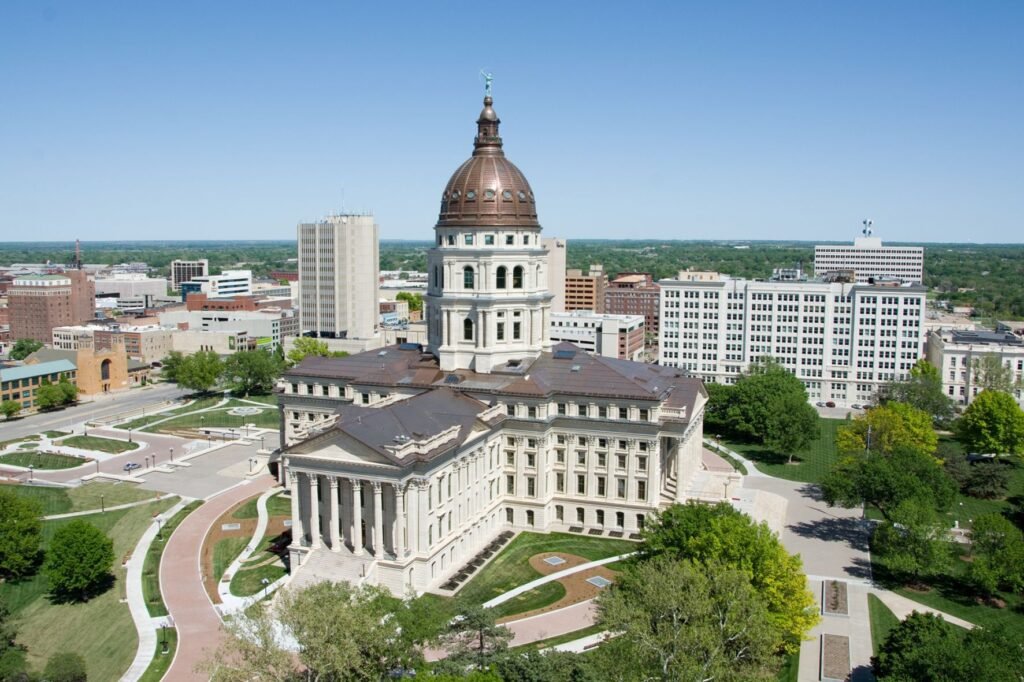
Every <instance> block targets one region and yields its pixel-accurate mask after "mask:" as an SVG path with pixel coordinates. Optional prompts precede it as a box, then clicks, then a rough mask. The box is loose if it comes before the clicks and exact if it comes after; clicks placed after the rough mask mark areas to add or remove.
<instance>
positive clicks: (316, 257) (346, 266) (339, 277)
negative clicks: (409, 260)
mask: <svg viewBox="0 0 1024 682" xmlns="http://www.w3.org/2000/svg"><path fill="white" fill-rule="evenodd" d="M298 242H299V315H300V318H299V326H300V327H301V329H302V333H303V334H309V335H312V336H318V337H321V338H327V339H369V338H373V337H375V336H377V332H378V323H377V285H378V280H379V278H380V277H379V275H380V256H379V252H378V230H377V224H376V223H375V222H374V221H373V216H372V215H354V214H344V215H332V216H328V217H327V218H325V219H324V220H320V221H318V222H315V223H300V224H299V226H298Z"/></svg>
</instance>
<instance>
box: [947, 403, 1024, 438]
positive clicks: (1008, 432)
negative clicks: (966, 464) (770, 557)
mask: <svg viewBox="0 0 1024 682" xmlns="http://www.w3.org/2000/svg"><path fill="white" fill-rule="evenodd" d="M957 435H958V437H959V439H960V442H961V443H963V444H964V446H965V447H967V448H968V449H969V450H971V451H973V452H985V453H995V454H1002V453H1014V454H1020V453H1021V452H1024V411H1022V410H1021V409H1020V406H1018V405H1017V401H1015V400H1014V399H1013V396H1012V395H1010V394H1009V393H1003V392H1002V391H994V390H986V391H982V392H981V393H979V394H978V395H977V397H975V399H974V400H973V401H972V402H971V404H970V405H968V406H967V409H966V410H965V411H964V415H963V416H962V417H961V418H960V420H959V421H958V422H957Z"/></svg>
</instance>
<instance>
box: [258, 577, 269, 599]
mask: <svg viewBox="0 0 1024 682" xmlns="http://www.w3.org/2000/svg"><path fill="white" fill-rule="evenodd" d="M260 582H261V583H263V597H264V598H266V596H267V586H268V585H270V578H261V579H260Z"/></svg>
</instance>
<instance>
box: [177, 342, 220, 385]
mask: <svg viewBox="0 0 1024 682" xmlns="http://www.w3.org/2000/svg"><path fill="white" fill-rule="evenodd" d="M223 372H224V362H223V361H222V360H221V359H220V356H219V355H217V354H216V353H214V352H213V351H212V350H201V351H199V352H198V353H193V354H192V355H189V356H187V357H186V358H185V359H184V360H183V361H182V363H181V365H180V366H179V367H178V371H177V373H176V380H177V382H178V385H179V386H182V387H184V388H187V389H190V390H193V391H196V392H198V393H208V392H209V391H210V389H212V388H213V387H214V386H216V385H217V382H218V381H219V380H220V377H221V374H222V373H223Z"/></svg>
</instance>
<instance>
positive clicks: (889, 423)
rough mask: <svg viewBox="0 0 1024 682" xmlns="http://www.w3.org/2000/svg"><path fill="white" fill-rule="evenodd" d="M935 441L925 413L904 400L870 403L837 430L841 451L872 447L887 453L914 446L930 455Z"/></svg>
mask: <svg viewBox="0 0 1024 682" xmlns="http://www.w3.org/2000/svg"><path fill="white" fill-rule="evenodd" d="M869 433H870V441H869V438H868V436H869ZM938 444H939V438H938V436H937V435H936V434H935V429H934V427H933V426H932V419H931V417H930V416H929V415H928V413H927V412H923V411H922V410H919V409H917V408H916V407H912V406H910V405H907V404H906V403H897V402H889V403H886V404H885V405H879V406H878V407H873V408H871V409H870V410H868V411H867V412H865V413H864V414H863V415H861V416H859V417H857V418H856V419H854V420H852V421H851V422H849V423H848V424H845V425H843V426H840V427H839V429H838V430H837V432H836V448H837V449H838V450H839V451H840V452H841V453H844V454H853V453H861V452H865V451H866V450H871V452H879V453H882V454H883V455H889V454H892V453H893V452H894V451H895V450H897V449H902V448H914V449H915V450H918V451H920V452H923V453H925V454H927V455H930V454H932V453H934V452H935V450H936V448H937V447H938Z"/></svg>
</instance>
